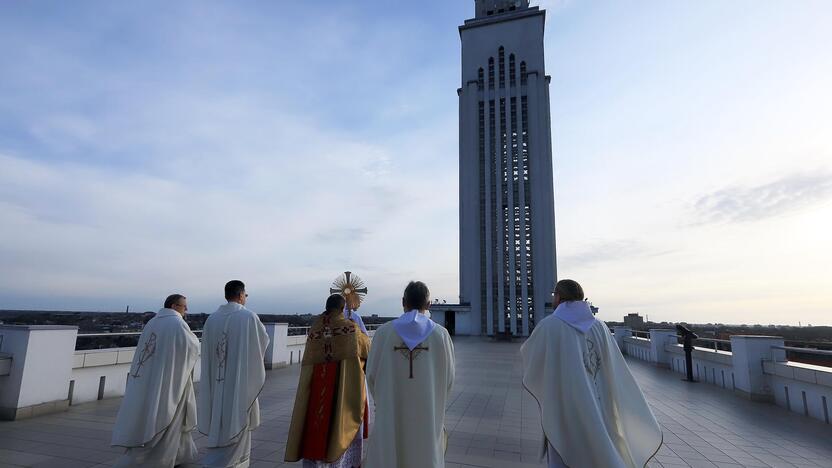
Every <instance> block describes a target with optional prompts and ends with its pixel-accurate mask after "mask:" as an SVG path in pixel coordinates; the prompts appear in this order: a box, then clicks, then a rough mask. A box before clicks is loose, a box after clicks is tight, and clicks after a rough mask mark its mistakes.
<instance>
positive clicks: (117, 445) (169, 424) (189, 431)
mask: <svg viewBox="0 0 832 468" xmlns="http://www.w3.org/2000/svg"><path fill="white" fill-rule="evenodd" d="M191 372H193V369H191ZM189 373H190V372H189ZM191 388H193V382H191ZM173 415H174V417H173V419H171V420H170V422H169V423H168V425H167V426H165V428H164V429H162V430H161V431H159V432H157V433H155V434H153V437H151V438H150V439H147V440H146V441H144V442H142V444H141V445H122V444H110V447H122V448H127V449H134V448H144V447H145V446H146V445H147V443H148V442H150V441H152V440H153V439H155V438H156V437H159V434H161V433H163V432H165V431H167V430H168V429H170V426H172V425H173V422H174V421H175V420H176V412H175V411H174V413H173ZM198 426H199V424H194V425H193V426H191V427H190V428H189V429H188V430H185V431H182V432H187V433H191V432H193V431H195V430H197V429H198Z"/></svg>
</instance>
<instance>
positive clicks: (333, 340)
mask: <svg viewBox="0 0 832 468" xmlns="http://www.w3.org/2000/svg"><path fill="white" fill-rule="evenodd" d="M345 303H346V301H345V300H344V297H343V296H341V295H340V294H333V295H331V296H329V298H328V299H327V301H326V311H325V312H324V313H323V314H321V315H320V316H319V317H318V318H317V319H316V320H315V322H314V323H313V324H312V327H311V328H310V329H309V335H307V337H306V347H305V352H304V355H303V361H302V362H301V371H300V380H299V382H298V391H297V394H296V395H295V408H294V411H293V412H292V423H291V425H290V426H289V438H288V440H287V442H286V453H285V457H284V460H285V461H287V462H296V461H298V460H300V459H301V458H302V459H303V466H304V467H307V468H359V467H360V466H361V456H362V448H363V439H364V438H366V432H365V431H362V430H361V429H362V427H366V423H367V415H368V412H367V406H366V401H367V400H366V389H365V387H364V363H365V362H366V360H367V354H368V353H369V351H370V338H369V337H368V336H367V335H365V334H364V333H362V331H361V329H360V328H359V326H358V324H357V323H355V322H353V321H351V320H349V319H348V318H347V317H345V316H344V314H343V312H342V311H343V310H344V306H345Z"/></svg>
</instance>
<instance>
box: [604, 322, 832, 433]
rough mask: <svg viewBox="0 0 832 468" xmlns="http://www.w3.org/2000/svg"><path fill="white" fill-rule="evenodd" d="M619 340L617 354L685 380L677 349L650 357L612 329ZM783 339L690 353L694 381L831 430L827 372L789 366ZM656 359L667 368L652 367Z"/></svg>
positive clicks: (742, 339)
mask: <svg viewBox="0 0 832 468" xmlns="http://www.w3.org/2000/svg"><path fill="white" fill-rule="evenodd" d="M616 333H621V334H622V335H624V336H623V338H622V337H618V338H620V339H622V340H623V342H624V347H623V350H622V352H624V354H627V355H630V356H632V357H634V358H636V359H640V360H644V361H648V362H652V363H654V364H657V365H665V366H669V367H670V369H671V370H672V371H674V372H678V373H680V374H685V373H686V369H685V354H684V349H683V348H682V345H679V344H665V345H664V351H665V353H663V354H662V353H658V354H657V353H655V352H653V353H651V352H650V351H651V345H652V342H651V340H649V339H645V338H636V337H631V336H627V335H628V334H629V330H624V329H622V330H620V331H619V329H616ZM782 344H783V339H782V338H777V337H765V336H732V337H731V347H732V351H719V350H717V351H715V350H712V349H708V348H701V347H695V348H694V350H693V352H692V355H691V357H692V361H693V367H692V368H693V376H694V378H695V379H696V380H698V381H699V382H700V383H702V384H711V385H716V386H718V387H722V388H724V389H726V390H731V391H734V392H737V393H738V394H741V395H743V396H746V397H748V398H751V399H754V400H763V401H771V402H773V403H775V404H777V405H778V406H781V407H784V408H786V409H788V410H789V411H791V412H794V413H797V414H801V415H804V416H807V417H810V418H813V419H817V420H819V421H822V422H825V423H826V424H830V423H831V422H832V421H831V420H830V419H832V368H830V367H823V366H816V365H810V364H803V363H798V362H789V361H787V360H786V355H785V351H784V350H782V349H780V348H778V347H780V346H782ZM657 356H659V357H662V358H664V359H666V360H668V361H669V362H665V363H660V362H656V360H657Z"/></svg>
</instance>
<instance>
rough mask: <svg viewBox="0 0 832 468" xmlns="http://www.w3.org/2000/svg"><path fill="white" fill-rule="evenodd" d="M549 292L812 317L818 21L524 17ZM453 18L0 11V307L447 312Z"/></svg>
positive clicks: (708, 318)
mask: <svg viewBox="0 0 832 468" xmlns="http://www.w3.org/2000/svg"><path fill="white" fill-rule="evenodd" d="M532 4H533V5H539V6H540V7H542V8H545V9H546V10H547V17H546V21H547V25H546V37H545V49H546V67H547V69H546V72H547V74H549V75H551V77H552V80H551V85H550V97H551V112H552V135H553V158H554V167H555V172H554V174H553V177H554V181H555V210H556V224H557V228H556V229H557V250H558V259H557V264H558V274H559V277H560V278H572V279H575V280H578V281H579V282H580V283H582V284H583V286H584V289H585V291H586V292H587V295H588V297H589V299H590V300H591V301H592V302H593V303H594V304H595V305H597V306H599V307H600V313H599V318H602V319H605V320H620V319H621V317H622V316H623V315H625V314H627V313H631V312H637V313H641V314H642V315H647V316H648V317H649V319H650V320H653V321H663V320H667V321H687V322H696V323H707V322H715V323H716V322H718V323H762V324H769V323H778V324H798V323H802V324H803V325H806V324H815V325H821V324H826V325H832V267H830V265H832V242H831V241H830V239H832V88H831V87H830V86H829V80H830V76H832V54H829V52H828V47H827V46H826V45H825V44H830V43H832V28H829V27H828V22H827V19H828V18H829V17H832V3H830V2H827V1H823V0H817V1H810V0H801V1H785V0H782V1H774V0H771V1H765V2H760V1H748V0H746V1H741V0H737V1H733V2H723V1H718V0H703V1H697V2H664V1H659V0H655V1H647V0H645V1H620V2H618V1H616V2H612V1H589V0H548V1H538V2H535V1H533V2H532ZM473 10H474V2H473V1H472V0H425V1H420V2H382V1H381V0H373V1H361V2H358V1H353V2H334V1H323V0H320V1H305V2H288V1H285V2H273V1H265V0H263V1H250V2H219V1H181V2H166V1H145V2H131V3H125V2H110V1H103V0H102V1H95V0H85V1H81V2H60V1H39V2H4V3H2V4H0V55H2V56H3V57H4V60H3V62H4V66H3V72H2V73H0V308H2V309H71V310H106V311H119V310H125V309H126V307H127V306H129V307H130V309H131V310H135V311H143V310H156V309H158V308H159V307H160V306H161V302H162V301H163V299H164V297H165V296H166V295H168V294H170V293H173V292H180V293H183V294H185V295H186V296H188V298H189V302H190V305H191V312H210V311H213V310H214V309H215V308H216V306H217V305H219V304H220V303H221V302H222V286H223V284H225V282H226V281H227V280H229V279H242V280H243V281H245V282H246V284H247V289H248V291H249V294H250V297H249V306H250V308H252V310H255V311H256V312H259V313H264V314H265V313H274V314H293V313H317V312H319V311H320V310H321V309H322V305H323V302H324V301H325V298H326V295H327V293H328V287H329V285H330V283H331V282H332V280H333V279H335V277H336V276H337V275H338V274H339V273H340V272H342V271H344V270H351V271H353V272H355V273H356V274H358V275H359V276H361V277H362V278H363V279H364V281H365V282H366V283H367V286H368V288H369V294H368V296H367V300H366V302H365V303H364V305H363V306H362V309H361V312H362V314H365V315H369V314H379V315H396V314H398V313H399V312H400V309H401V306H400V298H401V292H402V290H403V288H404V286H405V285H406V283H407V281H409V280H412V279H419V280H423V281H425V282H426V283H427V284H428V286H429V287H430V289H431V292H432V295H433V297H435V298H440V299H445V300H447V301H448V302H456V301H457V300H458V250H459V249H458V242H459V237H458V229H459V225H458V224H459V223H458V176H459V174H458V135H457V132H458V122H457V119H458V100H457V96H456V89H457V88H458V87H459V86H460V44H459V35H458V31H457V26H458V25H460V24H462V23H463V21H464V20H465V19H468V18H470V17H472V16H473Z"/></svg>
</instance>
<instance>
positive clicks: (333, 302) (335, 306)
mask: <svg viewBox="0 0 832 468" xmlns="http://www.w3.org/2000/svg"><path fill="white" fill-rule="evenodd" d="M346 306H347V300H346V299H344V296H342V295H340V294H333V295H331V296H329V297H328V298H326V311H327V313H335V312H343V311H344V307H346Z"/></svg>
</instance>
